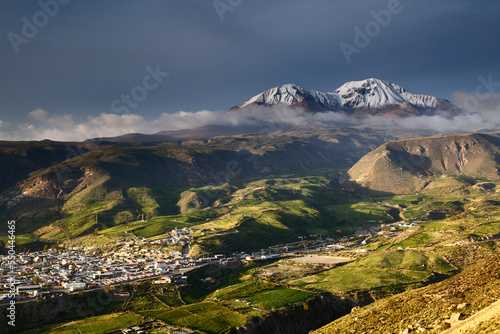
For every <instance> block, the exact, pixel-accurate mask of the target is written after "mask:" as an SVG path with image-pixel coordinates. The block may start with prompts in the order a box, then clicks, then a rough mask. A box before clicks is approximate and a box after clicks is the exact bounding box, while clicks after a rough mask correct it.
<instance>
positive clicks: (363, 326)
mask: <svg viewBox="0 0 500 334" xmlns="http://www.w3.org/2000/svg"><path fill="white" fill-rule="evenodd" d="M498 255H499V254H498V253H496V254H494V255H493V256H491V257H489V258H487V259H484V260H482V261H480V262H479V263H477V264H475V265H473V266H471V267H469V268H468V269H466V270H465V271H464V272H462V273H460V274H458V275H456V276H454V277H451V278H449V279H447V280H444V281H442V282H440V283H437V284H434V285H430V286H427V287H424V288H420V289H416V290H412V291H407V292H404V293H402V294H399V295H396V296H393V297H389V298H386V299H382V300H379V301H377V302H375V303H373V304H371V305H368V306H365V307H363V308H361V309H360V310H358V311H356V312H353V313H351V314H349V315H347V316H345V317H342V318H340V319H338V320H336V321H334V322H332V323H331V324H329V325H327V326H325V327H323V328H321V329H319V330H317V331H315V332H314V333H317V334H320V333H321V334H323V333H325V334H326V333H350V332H352V333H358V332H366V333H387V332H398V331H399V330H402V329H405V328H407V327H408V326H413V328H423V329H424V330H425V331H430V330H436V331H440V330H444V329H446V328H448V327H449V324H447V322H446V320H447V319H448V318H449V317H450V316H451V315H452V313H454V312H457V305H459V304H462V303H467V306H466V307H465V308H463V309H461V310H459V311H458V312H461V313H463V314H464V316H465V317H467V316H470V315H472V314H474V313H475V312H477V311H478V310H481V309H483V308H484V307H486V306H488V305H490V304H491V303H492V302H493V301H495V300H498V298H499V295H498V291H499V289H500V263H499V262H498Z"/></svg>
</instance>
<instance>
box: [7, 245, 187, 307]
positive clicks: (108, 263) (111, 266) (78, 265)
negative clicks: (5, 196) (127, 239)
mask: <svg viewBox="0 0 500 334" xmlns="http://www.w3.org/2000/svg"><path fill="white" fill-rule="evenodd" d="M194 265H196V262H195V261H194V260H193V259H191V258H187V257H184V256H183V255H182V254H181V253H180V252H172V251H168V250H164V249H158V248H140V249H138V248H131V247H130V244H128V245H126V246H125V247H123V248H122V249H121V250H120V251H118V252H110V253H102V254H99V253H98V252H96V251H95V250H94V249H93V247H86V248H82V247H73V248H69V249H66V250H49V251H44V252H31V253H22V254H16V255H15V266H14V267H15V272H14V273H13V272H9V269H10V268H9V267H8V266H7V256H0V273H1V275H0V287H3V288H5V287H7V284H8V279H9V278H10V277H11V276H13V275H14V276H15V278H16V285H17V292H18V294H19V295H20V296H39V295H42V294H50V293H63V292H75V291H78V290H83V289H95V288H100V287H103V286H104V285H106V284H109V285H113V284H121V283H125V282H131V281H136V280H142V279H147V278H153V277H155V276H162V275H166V274H168V273H173V271H174V270H175V269H182V268H187V267H191V266H194ZM0 298H1V299H3V298H5V296H2V295H0Z"/></svg>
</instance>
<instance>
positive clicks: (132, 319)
mask: <svg viewBox="0 0 500 334" xmlns="http://www.w3.org/2000/svg"><path fill="white" fill-rule="evenodd" d="M141 321H142V318H141V317H140V316H137V315H135V314H131V313H113V314H107V315H101V316H97V317H90V318H86V319H84V320H79V321H72V322H69V323H66V324H64V325H62V326H59V327H54V328H51V329H49V330H42V331H41V332H37V333H39V334H42V333H43V334H45V333H46V334H48V333H54V334H80V333H88V334H94V333H95V334H98V333H107V332H111V331H115V330H119V329H122V328H126V327H131V326H134V325H137V324H138V323H140V322H141ZM35 332H36V331H31V332H30V333H33V334H34V333H35Z"/></svg>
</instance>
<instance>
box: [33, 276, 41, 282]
mask: <svg viewBox="0 0 500 334" xmlns="http://www.w3.org/2000/svg"><path fill="white" fill-rule="evenodd" d="M33 284H40V277H39V276H38V275H37V276H35V277H33Z"/></svg>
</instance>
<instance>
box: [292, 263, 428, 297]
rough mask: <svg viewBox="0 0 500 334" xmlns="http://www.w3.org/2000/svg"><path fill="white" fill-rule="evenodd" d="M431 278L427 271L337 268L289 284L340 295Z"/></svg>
mask: <svg viewBox="0 0 500 334" xmlns="http://www.w3.org/2000/svg"><path fill="white" fill-rule="evenodd" d="M429 276H430V274H429V273H427V272H425V271H411V270H394V269H374V268H369V269H364V268H336V269H331V270H328V271H326V272H323V273H319V274H316V275H313V276H308V277H305V278H302V279H298V280H293V281H290V282H289V284H291V285H295V286H297V287H300V288H304V289H314V290H320V291H328V292H332V293H339V292H347V291H352V290H367V289H373V288H378V287H383V286H388V285H399V284H408V283H415V282H419V281H421V280H423V279H425V278H427V277H429Z"/></svg>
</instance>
